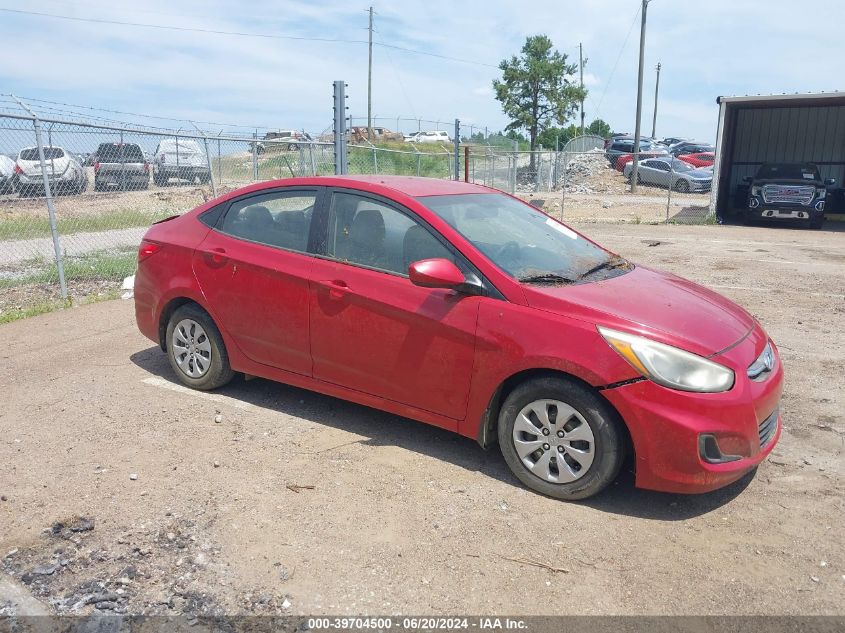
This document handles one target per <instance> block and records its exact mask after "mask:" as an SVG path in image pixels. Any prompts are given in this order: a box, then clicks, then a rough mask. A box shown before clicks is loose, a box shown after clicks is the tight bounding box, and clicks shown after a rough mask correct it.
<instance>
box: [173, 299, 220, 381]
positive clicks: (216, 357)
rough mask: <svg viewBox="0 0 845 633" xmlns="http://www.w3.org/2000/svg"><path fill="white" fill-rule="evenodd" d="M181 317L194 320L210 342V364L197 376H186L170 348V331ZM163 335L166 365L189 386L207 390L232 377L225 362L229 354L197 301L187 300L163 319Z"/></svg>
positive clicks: (181, 319) (214, 326)
mask: <svg viewBox="0 0 845 633" xmlns="http://www.w3.org/2000/svg"><path fill="white" fill-rule="evenodd" d="M185 319H190V320H192V321H195V322H196V323H198V324H199V325H200V326H201V327H202V329H203V330H205V333H206V335H207V337H208V342H209V343H210V345H211V358H210V367H208V369H207V371H206V372H205V373H204V374H203V375H202V376H200V377H197V378H193V377H191V376H189V375H188V374H186V373H185V372H184V371H183V370H182V368H181V367H179V364H178V363H177V361H176V357H175V354H174V351H173V341H174V335H173V332H174V330H175V329H176V326H177V325H178V324H179V323H180V322H181V321H183V320H185ZM165 336H166V337H167V338H166V343H167V359H168V360H169V361H170V366H171V367H172V368H173V371H174V372H175V373H176V376H177V377H178V378H179V380H180V381H181V382H182V383H183V384H185V385H187V386H188V387H191V388H192V389H200V390H202V391H208V390H210V389H217V388H218V387H222V386H223V385H225V384H226V383H228V382H229V381H230V380H232V377H233V376H234V372H233V371H232V367H231V366H230V365H229V354H228V353H227V352H226V346H225V344H224V343H223V337H222V336H221V335H220V330H218V329H217V326H216V325H215V324H214V321H213V320H212V318H211V317H210V316H209V315H208V313H207V312H206V311H205V310H203V309H202V308H201V307H199V306H198V305H197V304H195V303H189V304H186V305H183V306H181V307H179V308H177V309H176V310H175V311H174V312H173V314H172V315H171V316H170V320H169V321H168V322H167V331H166V334H165Z"/></svg>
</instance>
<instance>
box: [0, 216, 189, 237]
mask: <svg viewBox="0 0 845 633" xmlns="http://www.w3.org/2000/svg"><path fill="white" fill-rule="evenodd" d="M171 215H173V212H171V211H156V212H154V213H145V212H143V211H138V210H136V209H118V210H116V211H113V212H110V213H98V214H93V215H83V216H79V217H76V218H59V219H58V220H57V221H56V228H57V229H58V231H59V234H60V235H70V234H72V233H88V232H96V231H108V230H110V229H128V228H132V227H135V226H148V225H150V224H152V223H153V222H158V221H159V220H163V219H164V218H166V217H169V216H171ZM49 236H50V220H49V219H48V218H42V217H38V218H32V217H14V218H5V219H0V241H2V240H27V239H32V238H36V237H49Z"/></svg>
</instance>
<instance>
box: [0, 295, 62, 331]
mask: <svg viewBox="0 0 845 633" xmlns="http://www.w3.org/2000/svg"><path fill="white" fill-rule="evenodd" d="M72 304H73V302H72V301H71V300H70V299H65V300H62V299H51V300H49V301H42V302H41V303H36V304H35V305H31V306H27V307H26V308H12V309H11V310H8V311H4V312H0V325H2V324H3V323H11V322H12V321H18V320H20V319H28V318H29V317H33V316H38V315H39V314H46V313H48V312H53V311H54V310H63V309H64V308H69V307H70V306H71V305H72Z"/></svg>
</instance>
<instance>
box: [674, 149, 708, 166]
mask: <svg viewBox="0 0 845 633" xmlns="http://www.w3.org/2000/svg"><path fill="white" fill-rule="evenodd" d="M678 158H680V159H681V160H682V161H684V162H685V163H689V164H690V165H692V166H693V167H710V166H711V165H713V163H715V162H716V154H715V152H699V153H698V154H682V155H681V156H678Z"/></svg>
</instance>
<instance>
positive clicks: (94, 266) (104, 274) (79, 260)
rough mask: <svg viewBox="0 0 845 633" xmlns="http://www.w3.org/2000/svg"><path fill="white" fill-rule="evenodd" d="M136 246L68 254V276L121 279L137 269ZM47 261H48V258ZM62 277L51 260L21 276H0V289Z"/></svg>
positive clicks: (75, 278) (52, 280)
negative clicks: (34, 270) (78, 254)
mask: <svg viewBox="0 0 845 633" xmlns="http://www.w3.org/2000/svg"><path fill="white" fill-rule="evenodd" d="M137 256H138V252H137V249H136V248H134V247H127V248H123V249H118V250H104V251H94V252H91V253H86V254H85V255H81V256H78V257H65V259H64V266H65V280H66V281H67V282H68V283H70V282H72V281H84V280H92V279H93V280H105V281H109V280H120V279H123V278H125V277H128V276H129V275H131V274H132V273H134V272H135V267H136V259H137ZM45 264H46V262H45ZM58 278H59V273H58V270H57V268H56V265H55V264H54V263H52V262H50V263H49V264H47V265H45V266H44V268H42V269H41V270H38V271H36V272H32V273H29V274H27V275H24V276H22V277H13V278H6V279H0V289H3V288H13V287H16V286H23V285H27V284H40V283H54V282H56V280H57V279H58Z"/></svg>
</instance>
